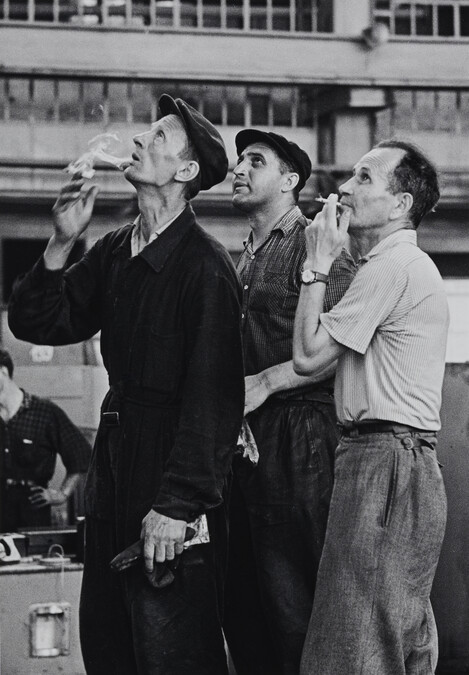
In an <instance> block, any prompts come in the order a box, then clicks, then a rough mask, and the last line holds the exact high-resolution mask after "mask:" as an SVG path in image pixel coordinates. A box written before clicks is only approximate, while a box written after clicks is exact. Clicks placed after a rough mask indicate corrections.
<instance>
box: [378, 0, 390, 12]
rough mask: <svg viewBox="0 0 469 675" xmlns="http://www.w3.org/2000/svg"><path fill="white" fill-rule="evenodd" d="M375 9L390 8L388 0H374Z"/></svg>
mask: <svg viewBox="0 0 469 675" xmlns="http://www.w3.org/2000/svg"><path fill="white" fill-rule="evenodd" d="M375 9H382V10H383V9H385V10H389V9H390V0H375Z"/></svg>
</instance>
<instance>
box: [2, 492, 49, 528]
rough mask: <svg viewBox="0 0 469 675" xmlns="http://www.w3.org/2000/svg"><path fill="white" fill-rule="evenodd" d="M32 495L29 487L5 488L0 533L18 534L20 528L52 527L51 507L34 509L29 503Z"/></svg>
mask: <svg viewBox="0 0 469 675" xmlns="http://www.w3.org/2000/svg"><path fill="white" fill-rule="evenodd" d="M30 495H31V488H30V487H29V486H27V485H10V486H5V489H4V494H3V499H2V504H1V509H2V513H1V530H0V531H2V532H16V531H17V530H18V528H20V527H23V528H27V527H50V524H51V508H50V506H42V507H41V508H40V509H33V507H32V506H31V502H30V501H29V497H30Z"/></svg>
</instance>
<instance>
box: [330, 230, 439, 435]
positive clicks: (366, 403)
mask: <svg viewBox="0 0 469 675" xmlns="http://www.w3.org/2000/svg"><path fill="white" fill-rule="evenodd" d="M359 264H360V269H359V271H358V272H357V275H356V277H355V279H354V281H353V282H352V284H351V285H350V288H349V290H348V291H347V293H346V294H345V296H344V297H343V299H342V300H341V302H340V303H339V304H338V305H337V306H336V307H334V308H333V309H332V310H331V311H330V312H329V313H328V314H321V317H320V320H321V323H322V325H323V326H324V328H325V329H326V330H327V331H328V333H329V334H330V335H331V336H332V337H333V338H334V340H336V341H337V342H340V343H341V344H343V345H345V346H346V347H348V349H347V351H345V352H344V354H343V355H342V356H341V357H340V358H339V363H338V367H337V377H336V386H335V397H336V407H337V416H338V419H339V421H340V422H342V423H344V422H350V421H352V422H361V421H365V420H389V421H392V422H399V423H402V424H408V425H410V426H413V427H417V428H418V429H424V430H427V431H437V430H438V429H440V426H441V425H440V414H439V413H440V406H441V388H442V382H443V374H444V366H445V352H446V338H447V331H448V323H449V313H448V303H447V299H446V295H445V291H444V287H443V282H442V279H441V277H440V274H439V273H438V270H437V269H436V267H435V265H434V264H433V262H432V261H431V260H430V258H429V257H428V256H427V255H426V253H424V252H423V251H422V250H421V249H419V248H418V246H417V234H416V232H415V231H414V230H399V231H397V232H394V233H393V234H391V235H389V236H388V237H386V238H385V239H383V240H382V241H380V242H379V243H378V244H377V245H376V246H375V247H374V248H373V249H372V250H371V251H370V252H369V253H368V255H366V256H365V257H364V258H362V259H361V260H360V262H359Z"/></svg>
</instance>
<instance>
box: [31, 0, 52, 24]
mask: <svg viewBox="0 0 469 675" xmlns="http://www.w3.org/2000/svg"><path fill="white" fill-rule="evenodd" d="M53 18H54V15H53V12H52V2H51V0H35V2H34V20H35V21H53Z"/></svg>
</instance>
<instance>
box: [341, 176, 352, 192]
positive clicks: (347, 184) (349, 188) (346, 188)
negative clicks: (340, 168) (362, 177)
mask: <svg viewBox="0 0 469 675" xmlns="http://www.w3.org/2000/svg"><path fill="white" fill-rule="evenodd" d="M352 180H353V176H351V177H350V178H349V179H348V180H347V181H346V182H345V183H342V185H339V193H340V194H341V195H343V194H347V195H350V194H352Z"/></svg>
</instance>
